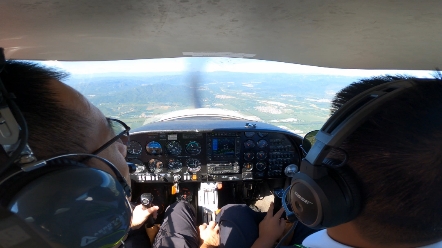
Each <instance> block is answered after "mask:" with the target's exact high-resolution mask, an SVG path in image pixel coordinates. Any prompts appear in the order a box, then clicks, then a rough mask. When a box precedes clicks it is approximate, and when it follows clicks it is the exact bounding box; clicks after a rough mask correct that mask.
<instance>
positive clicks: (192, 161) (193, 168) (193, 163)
mask: <svg viewBox="0 0 442 248" xmlns="http://www.w3.org/2000/svg"><path fill="white" fill-rule="evenodd" d="M186 165H187V169H188V170H189V171H190V172H198V171H199V170H201V162H200V161H199V160H198V159H196V158H189V159H187V160H186Z"/></svg>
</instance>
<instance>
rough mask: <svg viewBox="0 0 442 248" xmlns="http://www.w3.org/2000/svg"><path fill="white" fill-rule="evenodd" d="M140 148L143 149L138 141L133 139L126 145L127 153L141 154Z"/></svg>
mask: <svg viewBox="0 0 442 248" xmlns="http://www.w3.org/2000/svg"><path fill="white" fill-rule="evenodd" d="M141 150H143V147H142V146H141V144H140V143H138V142H137V141H135V140H132V141H131V142H129V144H128V145H127V153H129V154H132V155H139V154H141Z"/></svg>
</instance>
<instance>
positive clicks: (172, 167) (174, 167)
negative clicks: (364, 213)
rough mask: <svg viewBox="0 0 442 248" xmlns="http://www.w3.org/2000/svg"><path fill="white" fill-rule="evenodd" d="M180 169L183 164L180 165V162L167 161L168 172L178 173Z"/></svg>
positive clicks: (174, 160) (175, 160)
mask: <svg viewBox="0 0 442 248" xmlns="http://www.w3.org/2000/svg"><path fill="white" fill-rule="evenodd" d="M182 167H183V163H181V161H179V160H178V159H174V158H171V159H169V164H168V165H167V168H168V169H169V171H170V172H180V171H181V168H182Z"/></svg>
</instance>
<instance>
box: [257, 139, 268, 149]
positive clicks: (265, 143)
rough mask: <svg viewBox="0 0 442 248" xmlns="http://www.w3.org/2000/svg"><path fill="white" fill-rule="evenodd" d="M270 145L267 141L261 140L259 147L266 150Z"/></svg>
mask: <svg viewBox="0 0 442 248" xmlns="http://www.w3.org/2000/svg"><path fill="white" fill-rule="evenodd" d="M268 145H269V144H268V143H267V141H266V140H260V141H258V147H259V148H261V149H262V148H265V147H267V146H268Z"/></svg>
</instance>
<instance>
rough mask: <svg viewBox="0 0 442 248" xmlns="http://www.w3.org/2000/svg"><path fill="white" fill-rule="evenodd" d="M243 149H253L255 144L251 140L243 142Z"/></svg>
mask: <svg viewBox="0 0 442 248" xmlns="http://www.w3.org/2000/svg"><path fill="white" fill-rule="evenodd" d="M244 147H245V148H253V147H255V142H254V141H253V140H247V141H246V142H244Z"/></svg>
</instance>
